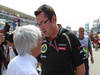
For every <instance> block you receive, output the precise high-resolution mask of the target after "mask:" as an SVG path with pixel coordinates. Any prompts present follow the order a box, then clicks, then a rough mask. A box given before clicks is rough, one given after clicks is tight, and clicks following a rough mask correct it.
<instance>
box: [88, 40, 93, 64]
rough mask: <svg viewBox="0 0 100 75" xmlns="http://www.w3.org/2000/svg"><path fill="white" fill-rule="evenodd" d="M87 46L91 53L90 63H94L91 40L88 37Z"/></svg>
mask: <svg viewBox="0 0 100 75" xmlns="http://www.w3.org/2000/svg"><path fill="white" fill-rule="evenodd" d="M88 46H89V47H88V48H89V53H90V55H91V63H94V59H93V52H92V48H91V41H90V39H89V40H88Z"/></svg>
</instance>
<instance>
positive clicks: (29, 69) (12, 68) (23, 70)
mask: <svg viewBox="0 0 100 75" xmlns="http://www.w3.org/2000/svg"><path fill="white" fill-rule="evenodd" d="M36 67H37V60H36V58H35V57H33V56H31V55H29V54H26V55H24V56H20V55H18V56H16V57H15V58H14V59H12V60H11V62H10V63H9V64H8V69H7V74H6V75H38V72H37V70H36Z"/></svg>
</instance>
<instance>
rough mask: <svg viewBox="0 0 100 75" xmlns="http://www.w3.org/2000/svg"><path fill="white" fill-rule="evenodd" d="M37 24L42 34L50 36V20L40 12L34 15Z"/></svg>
mask: <svg viewBox="0 0 100 75" xmlns="http://www.w3.org/2000/svg"><path fill="white" fill-rule="evenodd" d="M36 21H37V25H38V26H39V28H40V29H41V31H42V32H43V36H45V37H50V36H51V31H52V22H51V21H50V20H49V19H48V18H47V17H46V16H45V15H44V13H43V12H41V13H40V14H39V15H37V16H36Z"/></svg>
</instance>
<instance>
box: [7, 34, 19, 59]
mask: <svg viewBox="0 0 100 75" xmlns="http://www.w3.org/2000/svg"><path fill="white" fill-rule="evenodd" d="M6 42H7V45H8V47H9V49H8V50H9V51H8V54H7V55H8V57H9V61H10V60H11V59H13V58H14V57H15V56H17V55H18V52H17V50H16V49H15V46H14V42H13V33H7V35H6Z"/></svg>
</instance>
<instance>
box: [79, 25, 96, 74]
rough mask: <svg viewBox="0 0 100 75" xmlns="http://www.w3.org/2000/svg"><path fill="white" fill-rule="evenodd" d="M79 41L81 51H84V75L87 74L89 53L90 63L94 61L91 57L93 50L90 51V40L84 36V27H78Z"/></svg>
mask: <svg viewBox="0 0 100 75" xmlns="http://www.w3.org/2000/svg"><path fill="white" fill-rule="evenodd" d="M79 41H80V43H81V46H82V47H83V52H84V58H83V60H84V63H85V69H86V72H85V75H89V61H88V60H89V59H88V58H89V53H90V55H91V58H90V59H91V63H94V59H93V52H92V47H91V41H90V39H89V37H86V36H85V35H84V28H83V27H80V28H79Z"/></svg>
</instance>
